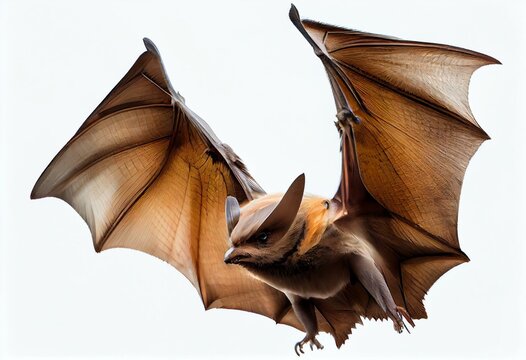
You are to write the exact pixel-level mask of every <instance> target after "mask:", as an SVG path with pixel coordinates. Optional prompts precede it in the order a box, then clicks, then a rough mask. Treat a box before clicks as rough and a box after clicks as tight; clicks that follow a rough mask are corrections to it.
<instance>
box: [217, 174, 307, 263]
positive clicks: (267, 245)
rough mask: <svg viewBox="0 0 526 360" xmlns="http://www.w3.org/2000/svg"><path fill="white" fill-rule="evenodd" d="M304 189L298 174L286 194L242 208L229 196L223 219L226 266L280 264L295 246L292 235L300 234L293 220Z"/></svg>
mask: <svg viewBox="0 0 526 360" xmlns="http://www.w3.org/2000/svg"><path fill="white" fill-rule="evenodd" d="M304 188H305V175H304V174H301V175H300V176H298V177H297V178H296V180H294V182H293V183H292V184H291V185H290V187H289V189H288V190H287V191H286V192H285V194H283V195H282V194H277V195H265V196H263V197H260V198H258V199H255V200H253V201H251V202H250V203H248V204H246V205H245V206H243V208H240V206H239V203H238V201H237V200H236V199H235V198H234V197H230V196H229V197H228V198H227V201H226V217H227V226H228V231H229V235H230V241H231V244H232V246H231V247H230V249H228V250H227V252H226V253H225V263H227V264H239V265H242V266H245V267H250V266H256V267H257V266H264V265H266V264H272V263H275V262H277V261H279V259H280V258H282V257H283V256H284V254H286V252H287V251H289V249H290V248H291V245H294V244H293V242H294V236H293V235H292V234H296V235H297V233H298V232H299V231H301V225H298V223H301V222H298V221H295V219H296V215H297V214H298V210H299V208H300V205H301V202H302V199H303V190H304ZM296 237H297V236H296ZM291 242H292V244H291Z"/></svg>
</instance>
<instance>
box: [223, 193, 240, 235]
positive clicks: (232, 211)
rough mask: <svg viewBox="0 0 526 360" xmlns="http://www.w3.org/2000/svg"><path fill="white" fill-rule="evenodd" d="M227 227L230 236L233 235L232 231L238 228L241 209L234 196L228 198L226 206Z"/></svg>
mask: <svg viewBox="0 0 526 360" xmlns="http://www.w3.org/2000/svg"><path fill="white" fill-rule="evenodd" d="M225 208H226V209H225V210H226V225H227V227H228V235H229V236H230V235H231V234H232V230H234V228H235V227H236V225H237V223H238V221H239V214H240V213H241V209H240V208H239V202H238V201H237V199H236V198H235V197H233V196H227V198H226V204H225Z"/></svg>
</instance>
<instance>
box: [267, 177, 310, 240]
mask: <svg viewBox="0 0 526 360" xmlns="http://www.w3.org/2000/svg"><path fill="white" fill-rule="evenodd" d="M304 189H305V174H301V175H300V176H298V177H297V178H296V180H294V182H293V183H292V184H291V185H290V186H289V189H288V190H287V192H286V193H285V195H283V197H282V198H281V200H280V202H279V204H278V205H277V206H276V207H275V208H274V210H272V212H271V213H270V215H269V216H267V218H266V219H265V221H263V223H262V224H261V226H260V227H259V229H276V228H281V229H285V231H287V230H288V229H289V228H290V226H291V225H292V223H293V222H294V219H295V218H296V214H297V213H298V210H299V208H300V205H301V200H302V199H303V190H304Z"/></svg>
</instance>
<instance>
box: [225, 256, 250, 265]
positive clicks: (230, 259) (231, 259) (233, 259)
mask: <svg viewBox="0 0 526 360" xmlns="http://www.w3.org/2000/svg"><path fill="white" fill-rule="evenodd" d="M248 258H250V255H247V254H238V255H235V256H227V257H225V264H241V263H243V262H245V261H244V260H246V259H248Z"/></svg>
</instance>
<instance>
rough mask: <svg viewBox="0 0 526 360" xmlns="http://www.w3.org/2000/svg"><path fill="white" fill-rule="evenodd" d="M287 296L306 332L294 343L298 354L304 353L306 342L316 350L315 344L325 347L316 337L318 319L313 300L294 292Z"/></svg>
mask: <svg viewBox="0 0 526 360" xmlns="http://www.w3.org/2000/svg"><path fill="white" fill-rule="evenodd" d="M287 297H288V298H289V300H290V302H291V304H292V310H294V313H295V314H296V317H297V318H298V320H299V321H300V322H301V323H302V325H303V327H304V328H305V332H306V334H305V337H304V338H303V339H302V340H301V341H299V342H297V343H296V345H294V351H295V352H296V355H298V356H300V355H301V354H304V351H303V346H304V345H305V344H309V346H310V349H311V350H314V346H315V347H316V348H317V349H320V350H321V349H323V345H322V344H320V342H319V341H318V340H317V339H316V335H318V321H317V320H316V312H315V310H314V305H313V304H312V302H311V301H310V300H309V299H305V298H302V297H300V296H297V295H293V294H287Z"/></svg>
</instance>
